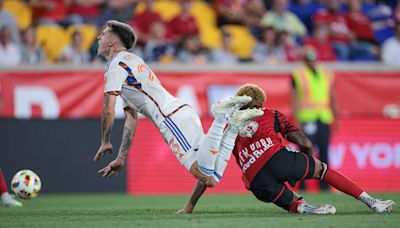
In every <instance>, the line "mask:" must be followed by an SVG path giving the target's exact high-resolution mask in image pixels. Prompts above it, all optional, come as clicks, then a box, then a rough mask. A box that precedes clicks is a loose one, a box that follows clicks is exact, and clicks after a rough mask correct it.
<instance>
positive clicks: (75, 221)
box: [0, 193, 400, 228]
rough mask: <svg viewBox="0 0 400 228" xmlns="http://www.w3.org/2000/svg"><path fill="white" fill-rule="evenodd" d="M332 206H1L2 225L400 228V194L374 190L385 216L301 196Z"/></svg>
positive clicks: (99, 202)
mask: <svg viewBox="0 0 400 228" xmlns="http://www.w3.org/2000/svg"><path fill="white" fill-rule="evenodd" d="M303 195H304V196H305V198H306V200H307V201H308V202H310V203H314V204H331V205H334V206H335V207H336V209H337V212H336V214H335V215H324V216H318V215H297V214H289V213H287V212H286V211H284V210H282V209H280V208H278V207H276V206H274V205H273V204H265V203H261V202H259V201H257V200H256V199H255V198H254V197H253V196H251V195H206V196H205V197H203V198H202V199H200V201H199V203H198V207H197V208H196V210H195V212H194V214H192V215H176V214H175V211H176V210H178V209H180V208H181V207H182V206H183V205H184V203H185V202H186V200H187V197H188V196H146V197H142V196H141V197H132V196H127V195H123V194H87V195H81V194H80V195H49V194H47V195H41V196H39V197H38V198H36V199H33V200H21V201H22V202H23V203H24V206H23V207H22V208H8V207H4V206H0V227H32V228H33V227H96V228H100V227H108V228H109V227H230V228H232V227H251V228H253V227H279V228H281V227H291V228H293V227H307V228H309V227H319V228H320V227H330V228H333V227H384V228H388V227H400V210H399V208H397V207H398V206H399V205H400V194H373V195H374V196H376V197H380V198H385V199H386V198H390V199H393V200H394V201H395V202H396V204H397V205H396V206H395V208H394V211H393V212H392V213H389V214H374V213H372V211H371V210H369V208H367V207H366V206H365V205H364V204H362V203H360V202H358V201H356V200H354V199H353V198H352V197H349V196H347V195H342V194H331V193H319V194H303Z"/></svg>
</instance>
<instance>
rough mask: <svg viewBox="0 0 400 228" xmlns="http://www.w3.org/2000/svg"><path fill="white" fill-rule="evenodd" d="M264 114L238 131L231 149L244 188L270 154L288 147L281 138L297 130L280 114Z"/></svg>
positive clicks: (275, 112)
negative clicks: (241, 176)
mask: <svg viewBox="0 0 400 228" xmlns="http://www.w3.org/2000/svg"><path fill="white" fill-rule="evenodd" d="M263 111H264V115H262V116H260V117H257V118H254V119H253V120H252V121H250V122H249V123H248V124H247V125H246V126H245V127H244V128H243V129H241V130H240V133H239V135H238V137H237V139H236V143H235V148H234V149H233V155H234V156H235V158H236V162H237V164H238V165H239V166H240V168H241V169H242V172H243V181H244V183H245V184H246V187H247V188H249V186H250V183H251V182H252V181H253V179H254V177H255V176H256V175H257V173H258V172H259V171H260V169H261V168H262V167H263V166H264V164H265V163H267V161H268V160H269V159H270V158H271V157H272V155H274V154H275V153H276V152H278V151H279V150H281V149H282V148H284V147H285V146H287V141H286V139H285V138H284V136H285V135H286V134H287V133H289V132H292V131H300V129H299V128H297V127H296V126H295V125H294V124H292V123H291V122H290V121H289V120H288V119H287V118H286V116H284V115H283V114H282V113H280V112H279V111H276V110H272V109H267V108H263Z"/></svg>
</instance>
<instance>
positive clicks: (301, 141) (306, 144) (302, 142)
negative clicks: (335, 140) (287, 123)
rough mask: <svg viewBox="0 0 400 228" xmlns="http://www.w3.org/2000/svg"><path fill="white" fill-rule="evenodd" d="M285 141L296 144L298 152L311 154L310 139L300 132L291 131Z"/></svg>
mask: <svg viewBox="0 0 400 228" xmlns="http://www.w3.org/2000/svg"><path fill="white" fill-rule="evenodd" d="M286 138H287V140H289V141H290V142H292V143H295V144H297V145H298V146H299V147H300V150H301V151H302V152H305V153H309V154H312V153H313V145H312V142H311V141H310V139H308V138H307V136H305V135H304V134H303V132H301V131H292V132H289V133H287V134H286Z"/></svg>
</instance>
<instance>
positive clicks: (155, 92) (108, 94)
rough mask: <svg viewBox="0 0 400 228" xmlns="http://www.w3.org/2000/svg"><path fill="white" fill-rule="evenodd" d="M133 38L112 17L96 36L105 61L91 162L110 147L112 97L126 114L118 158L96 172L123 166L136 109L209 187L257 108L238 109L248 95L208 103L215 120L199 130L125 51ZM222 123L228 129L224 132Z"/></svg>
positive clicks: (109, 172)
mask: <svg viewBox="0 0 400 228" xmlns="http://www.w3.org/2000/svg"><path fill="white" fill-rule="evenodd" d="M136 39H137V38H136V35H135V33H134V32H133V30H132V28H131V27H130V26H129V25H127V24H125V23H122V22H118V21H109V22H107V26H106V28H105V29H104V30H103V31H102V33H101V34H100V35H99V36H98V43H99V48H98V55H100V56H103V57H105V58H106V59H107V60H108V63H107V68H106V72H105V75H104V80H105V88H104V106H103V113H102V119H101V129H102V130H101V132H102V136H101V145H100V148H99V149H98V151H97V153H96V155H95V157H94V160H98V159H100V158H101V157H103V156H104V154H105V153H106V152H110V153H111V152H112V150H113V147H112V144H111V142H110V133H111V129H112V126H113V123H114V114H115V113H114V112H115V103H116V97H117V96H118V95H120V96H121V98H122V100H123V102H124V112H125V116H126V119H125V124H124V130H123V136H122V142H121V146H120V148H119V152H118V156H117V158H116V159H115V160H113V161H111V162H110V163H109V164H108V165H107V166H106V167H104V168H103V169H101V170H99V173H101V174H102V175H103V176H112V175H113V174H118V173H119V171H120V170H121V169H122V168H123V166H124V165H125V160H126V157H127V154H128V151H129V148H130V146H131V143H132V139H133V137H134V133H135V130H136V127H137V123H138V115H137V113H138V112H139V113H141V114H143V115H144V116H145V117H147V118H148V119H150V120H151V121H152V122H153V123H154V124H155V125H156V126H157V127H158V129H159V130H160V132H161V134H162V136H163V138H164V140H165V141H166V142H167V143H168V145H169V147H170V148H171V150H172V152H173V153H174V154H175V156H176V158H177V159H178V160H179V162H180V163H181V164H182V165H183V166H184V167H185V168H186V169H187V170H188V171H190V173H192V175H193V176H194V177H195V178H196V179H198V181H199V182H201V183H204V184H206V185H207V186H209V187H213V186H214V185H215V184H216V183H217V182H219V180H220V179H221V177H222V175H223V172H224V170H225V168H226V165H227V161H228V160H229V158H230V156H231V153H232V149H233V147H234V143H235V139H236V136H237V134H238V132H239V127H240V126H241V125H243V124H244V123H245V122H247V121H248V120H249V119H251V118H254V117H257V116H260V115H262V114H263V112H262V111H261V110H257V109H249V110H246V111H239V109H240V107H242V106H243V105H245V104H247V103H248V102H250V101H251V98H250V97H248V96H242V97H239V96H236V97H233V98H231V99H229V100H227V101H225V102H220V103H217V104H215V105H213V107H212V110H211V111H212V113H213V115H214V117H215V119H214V121H213V123H212V125H211V127H210V129H209V130H208V133H207V134H204V131H203V128H202V125H201V122H200V119H199V117H198V115H197V114H196V113H195V112H194V111H193V109H192V108H191V107H190V106H189V105H187V104H185V103H183V102H182V101H181V100H179V99H177V98H176V97H174V96H172V95H171V94H170V93H169V92H168V91H167V90H165V89H164V87H163V86H162V85H161V83H160V81H159V80H158V78H157V76H156V75H155V74H154V72H153V71H152V70H151V69H150V68H149V67H148V66H147V65H146V63H145V62H144V61H143V59H142V58H140V57H139V56H137V55H135V54H133V53H129V52H127V50H128V49H130V48H131V47H132V46H134V44H135V42H136ZM227 122H228V123H229V124H228V128H227V129H226V130H225V131H224V129H225V126H226V124H227Z"/></svg>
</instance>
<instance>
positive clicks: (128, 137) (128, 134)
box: [119, 127, 134, 157]
mask: <svg viewBox="0 0 400 228" xmlns="http://www.w3.org/2000/svg"><path fill="white" fill-rule="evenodd" d="M133 136H134V132H133V130H132V129H129V128H127V127H124V132H123V133H122V142H121V148H120V150H119V151H120V153H121V154H122V155H123V156H125V157H126V156H127V155H128V152H129V148H131V144H132V140H133Z"/></svg>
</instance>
